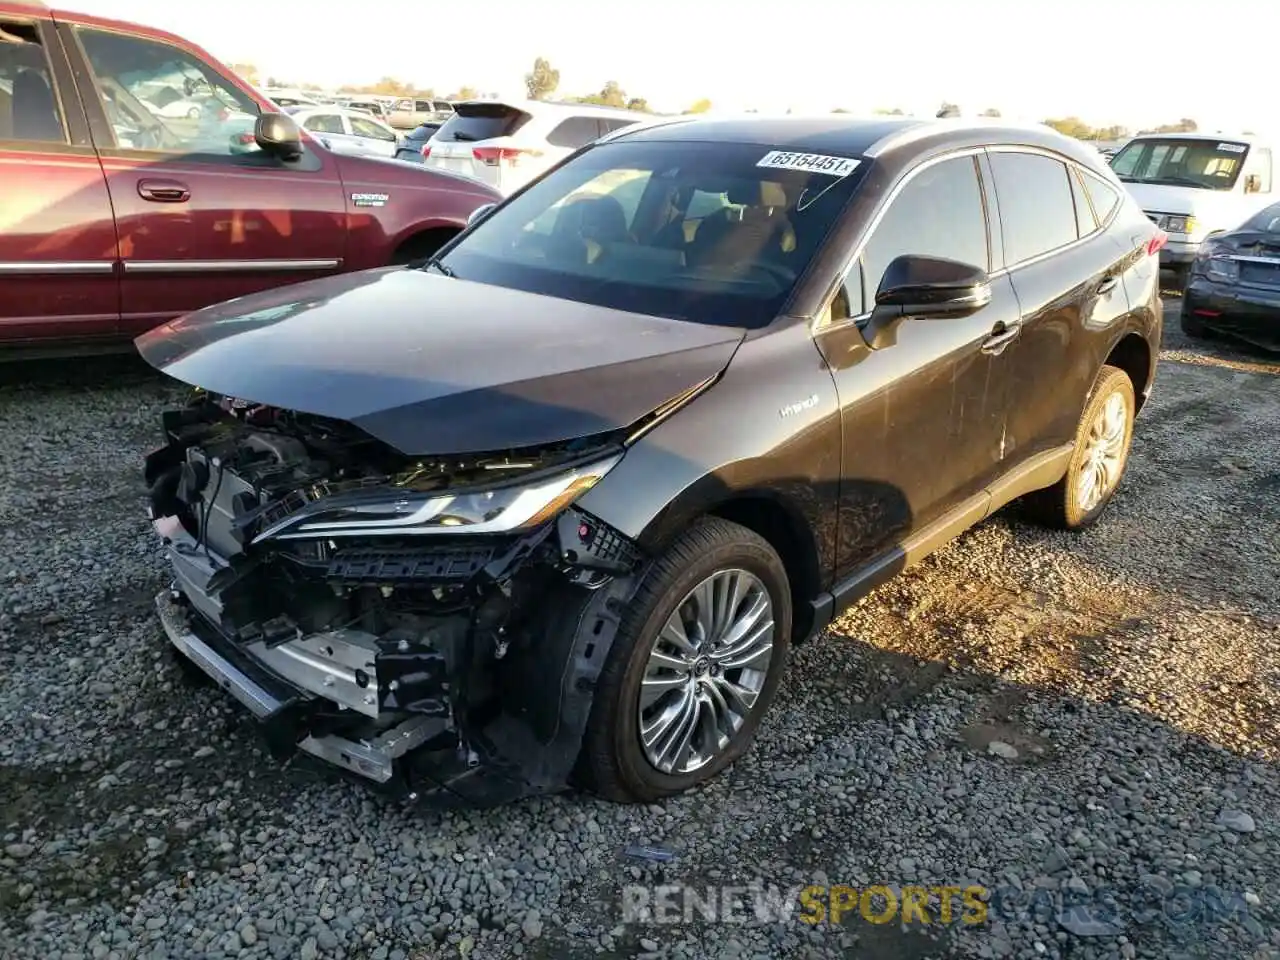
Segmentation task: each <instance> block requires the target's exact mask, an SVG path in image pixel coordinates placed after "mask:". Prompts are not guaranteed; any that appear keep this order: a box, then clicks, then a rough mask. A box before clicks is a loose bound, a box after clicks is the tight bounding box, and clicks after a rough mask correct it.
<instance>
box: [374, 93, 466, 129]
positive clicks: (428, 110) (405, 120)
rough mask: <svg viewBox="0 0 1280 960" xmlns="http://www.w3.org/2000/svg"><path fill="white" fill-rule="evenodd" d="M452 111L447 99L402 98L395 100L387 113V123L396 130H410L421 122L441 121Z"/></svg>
mask: <svg viewBox="0 0 1280 960" xmlns="http://www.w3.org/2000/svg"><path fill="white" fill-rule="evenodd" d="M452 113H453V106H452V105H451V104H450V103H449V101H447V100H424V99H422V98H421V97H418V98H407V97H406V98H403V99H400V100H397V101H396V102H395V103H394V104H393V105H392V107H391V112H390V113H389V114H388V115H387V123H389V124H391V126H393V127H395V128H396V129H397V130H412V129H413V128H414V127H416V126H418V125H420V124H423V123H443V122H444V121H445V120H446V119H447V118H448V117H449V116H450V115H452Z"/></svg>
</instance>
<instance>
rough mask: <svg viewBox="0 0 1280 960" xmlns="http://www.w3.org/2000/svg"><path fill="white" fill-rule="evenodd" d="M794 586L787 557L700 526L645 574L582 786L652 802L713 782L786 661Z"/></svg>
mask: <svg viewBox="0 0 1280 960" xmlns="http://www.w3.org/2000/svg"><path fill="white" fill-rule="evenodd" d="M791 618H792V610H791V589H790V585H789V583H788V581H787V573H786V570H785V568H784V567H783V564H782V560H781V559H780V558H779V557H778V554H777V552H776V551H775V550H774V549H773V547H771V546H770V545H769V543H768V542H767V541H765V540H764V539H763V538H762V537H760V536H759V535H757V534H756V533H754V532H752V531H751V530H748V529H746V528H745V527H742V526H739V525H738V524H735V523H730V522H729V521H727V520H720V519H716V518H712V519H707V520H703V521H701V522H699V523H698V524H697V525H696V526H694V527H692V528H691V529H689V530H688V531H687V532H686V533H685V534H684V535H682V536H681V537H680V539H679V540H677V541H676V542H675V543H674V544H673V545H672V546H671V548H670V549H669V550H668V551H667V552H666V553H665V554H664V555H663V556H661V557H660V558H658V559H657V560H656V561H654V563H653V564H652V565H651V566H650V567H649V568H648V569H647V570H646V571H645V572H644V574H643V576H642V579H641V582H640V585H639V587H638V589H637V591H636V594H635V597H634V598H633V600H632V602H631V605H630V607H629V609H628V610H627V612H626V615H625V616H624V618H623V622H622V625H621V627H620V628H619V631H618V635H617V637H616V639H615V640H614V643H613V647H612V649H611V650H610V651H609V657H608V659H607V660H606V662H605V666H604V669H603V670H602V671H601V674H600V679H599V682H598V683H597V685H596V690H595V700H594V703H593V705H592V708H591V719H590V722H589V724H588V727H587V734H586V737H585V739H584V742H583V747H582V755H581V757H580V758H579V765H578V772H579V777H578V779H579V782H580V783H581V785H583V786H585V787H586V788H587V789H589V790H592V791H593V792H595V793H598V794H599V795H601V796H603V797H605V798H606V799H610V800H617V801H621V802H645V801H650V800H656V799H658V798H660V797H664V796H670V795H671V794H675V793H680V792H682V791H684V790H688V789H689V788H691V787H693V786H694V785H696V784H698V783H701V782H703V781H705V780H708V779H710V778H711V777H714V776H715V775H716V774H718V773H719V772H720V771H722V770H723V769H724V768H725V767H727V766H728V765H729V764H731V763H732V762H733V761H734V760H736V759H737V758H738V757H740V756H741V755H742V754H743V753H744V752H745V751H746V749H747V747H748V746H750V744H751V741H752V739H753V737H754V735H755V731H756V728H757V727H758V726H759V724H760V720H761V718H762V717H763V716H764V714H765V712H766V711H767V710H768V708H769V704H770V702H771V701H772V700H773V696H774V693H775V692H776V690H777V687H778V683H779V681H780V680H781V678H782V673H783V670H784V667H785V664H786V657H787V649H788V647H789V645H790V644H789V641H790V636H791Z"/></svg>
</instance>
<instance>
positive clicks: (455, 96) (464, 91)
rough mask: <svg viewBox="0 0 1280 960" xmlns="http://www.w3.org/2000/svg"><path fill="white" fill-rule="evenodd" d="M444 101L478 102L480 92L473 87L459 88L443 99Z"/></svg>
mask: <svg viewBox="0 0 1280 960" xmlns="http://www.w3.org/2000/svg"><path fill="white" fill-rule="evenodd" d="M445 99H446V100H479V99H480V91H478V90H477V89H476V88H475V87H468V86H465V85H464V86H461V87H459V88H458V89H457V91H456V92H454V93H451V94H449V96H447V97H445Z"/></svg>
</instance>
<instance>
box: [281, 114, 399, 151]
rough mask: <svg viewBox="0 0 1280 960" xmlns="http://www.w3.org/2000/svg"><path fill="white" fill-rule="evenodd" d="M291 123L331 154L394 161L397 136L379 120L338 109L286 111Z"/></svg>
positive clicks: (397, 144) (397, 141)
mask: <svg viewBox="0 0 1280 960" xmlns="http://www.w3.org/2000/svg"><path fill="white" fill-rule="evenodd" d="M289 114H290V116H292V117H293V119H294V122H295V123H297V124H298V126H300V127H302V129H304V130H306V131H307V132H309V133H310V134H311V135H312V136H313V137H315V138H316V139H318V140H320V141H321V142H322V143H323V144H324V145H325V146H326V147H328V148H329V149H330V150H332V151H334V152H335V153H356V154H360V155H361V156H366V157H394V156H395V155H396V148H397V147H399V145H400V135H399V134H398V133H396V132H395V131H394V130H392V129H391V128H390V127H389V126H387V125H386V124H385V123H383V122H381V121H380V120H375V119H374V118H373V117H371V116H369V115H368V114H367V113H361V112H359V111H356V110H343V109H341V108H339V107H304V108H300V109H294V110H290V111H289Z"/></svg>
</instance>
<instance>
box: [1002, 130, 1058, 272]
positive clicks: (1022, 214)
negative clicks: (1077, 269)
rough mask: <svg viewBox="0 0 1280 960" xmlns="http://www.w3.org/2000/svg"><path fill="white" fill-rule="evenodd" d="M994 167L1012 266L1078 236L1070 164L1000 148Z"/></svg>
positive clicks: (1005, 237) (1006, 257) (1005, 239)
mask: <svg viewBox="0 0 1280 960" xmlns="http://www.w3.org/2000/svg"><path fill="white" fill-rule="evenodd" d="M991 169H992V170H993V171H994V173H995V178H996V196H998V197H999V198H1000V220H1001V224H1002V226H1003V230H1004V254H1005V264H1006V265H1007V266H1013V265H1014V264H1018V263H1021V262H1022V261H1024V260H1029V259H1031V258H1032V257H1037V256H1039V255H1040V254H1042V253H1048V252H1049V251H1050V250H1056V249H1057V248H1058V247H1061V246H1064V245H1065V244H1068V243H1071V242H1072V241H1073V240H1075V239H1077V238H1078V237H1079V234H1078V233H1077V231H1076V208H1075V201H1074V199H1073V198H1072V195H1071V184H1070V182H1069V181H1068V180H1067V167H1066V164H1064V163H1062V161H1060V160H1054V159H1053V158H1052V157H1046V156H1042V155H1041V154H1037V153H1006V152H1002V151H996V152H992V154H991Z"/></svg>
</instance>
